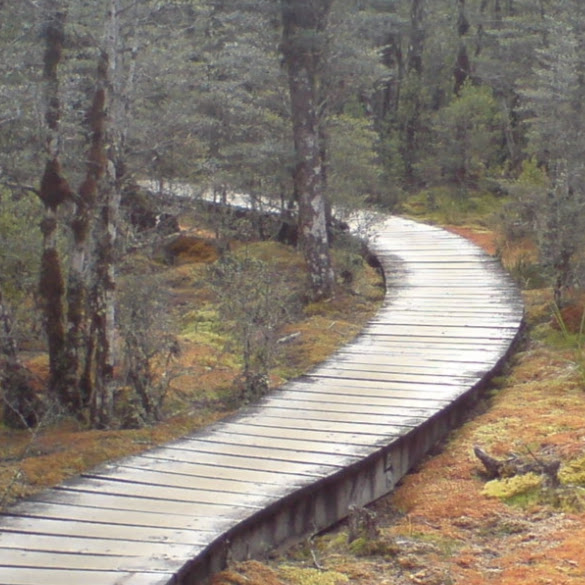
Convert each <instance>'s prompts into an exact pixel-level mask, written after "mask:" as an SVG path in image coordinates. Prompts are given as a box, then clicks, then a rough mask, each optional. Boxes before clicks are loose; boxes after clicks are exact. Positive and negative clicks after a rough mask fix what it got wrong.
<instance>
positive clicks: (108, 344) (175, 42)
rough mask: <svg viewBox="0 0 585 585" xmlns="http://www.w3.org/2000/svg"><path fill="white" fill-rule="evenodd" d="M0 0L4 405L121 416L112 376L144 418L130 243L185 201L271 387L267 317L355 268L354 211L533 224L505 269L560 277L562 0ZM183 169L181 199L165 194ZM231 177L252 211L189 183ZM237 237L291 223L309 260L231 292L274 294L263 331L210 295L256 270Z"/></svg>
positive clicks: (578, 25) (580, 190)
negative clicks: (345, 261)
mask: <svg viewBox="0 0 585 585" xmlns="http://www.w3.org/2000/svg"><path fill="white" fill-rule="evenodd" d="M0 15H1V18H0V46H1V47H2V55H3V58H2V60H1V62H0V102H1V107H0V201H1V209H0V226H1V229H0V263H1V265H0V364H1V365H2V368H1V371H0V376H1V399H2V408H1V410H2V413H3V422H4V424H5V425H6V426H8V427H15V428H22V427H34V426H35V425H37V424H38V423H39V421H40V420H41V419H42V417H43V415H44V413H45V412H47V410H49V405H57V407H58V409H59V411H60V412H64V413H67V414H72V415H74V416H77V417H79V418H81V419H82V420H84V421H86V423H87V425H88V426H89V427H93V428H101V429H106V428H111V427H114V426H116V425H118V426H119V425H120V424H121V425H124V424H126V423H124V422H123V421H122V422H121V421H120V419H119V417H117V414H116V412H117V403H116V401H117V400H120V399H122V398H121V397H125V398H124V399H126V400H128V397H127V394H125V393H124V392H121V391H120V386H121V385H123V386H124V387H125V388H128V387H129V388H130V389H131V393H132V396H133V398H132V400H134V401H135V402H136V403H138V404H139V405H140V411H141V415H140V417H138V418H139V419H140V421H142V422H145V421H152V420H159V419H160V418H161V406H162V402H163V399H164V398H165V392H166V388H167V386H168V380H166V379H165V375H166V374H165V372H166V370H165V367H166V365H168V364H169V363H170V361H171V360H172V359H173V356H175V355H176V354H177V353H178V351H179V348H178V347H177V341H176V338H175V337H174V336H173V335H172V334H171V333H172V332H171V331H170V329H165V328H164V327H163V324H165V323H166V317H165V313H164V311H162V310H161V307H160V304H159V305H158V307H157V311H158V312H156V311H155V310H154V306H151V305H149V302H151V301H152V300H153V294H152V289H151V291H150V292H149V291H148V290H146V289H144V288H139V286H138V284H139V281H140V280H141V276H140V275H136V274H133V269H132V267H131V266H130V264H131V263H129V262H128V258H130V257H131V255H132V254H135V253H136V251H137V250H138V251H140V253H141V254H142V255H141V256H140V257H141V258H147V260H149V261H152V260H153V255H154V254H155V252H154V250H156V249H157V246H158V250H159V251H160V242H161V241H163V240H164V238H165V237H166V236H167V235H168V234H169V233H171V234H172V233H173V232H174V231H177V227H178V223H177V222H178V220H177V217H179V215H180V214H185V213H186V211H185V210H186V209H188V211H189V213H191V214H193V210H195V213H194V215H195V219H194V220H192V221H194V222H195V223H198V224H200V225H203V224H204V225H205V226H206V228H207V229H208V231H211V232H213V234H214V238H215V243H214V244H213V246H212V248H213V254H215V253H217V255H218V256H221V258H222V260H221V262H219V263H216V265H215V267H214V268H212V269H210V270H208V271H207V272H205V273H202V276H201V278H204V279H206V280H208V281H209V282H210V283H212V284H213V286H214V287H215V289H214V290H215V291H216V293H217V294H218V295H219V296H220V297H221V295H223V298H224V301H225V303H227V304H226V305H224V306H225V307H227V306H228V305H230V310H231V311H232V313H231V314H232V315H233V319H235V320H238V319H239V321H238V322H239V324H240V326H239V332H240V333H239V334H240V336H241V337H242V336H243V337H242V339H240V346H241V348H242V349H241V353H242V355H243V358H242V359H243V364H244V365H243V376H244V386H245V388H246V389H247V390H248V391H249V392H250V394H255V393H258V392H259V390H258V388H259V387H260V388H263V387H264V386H265V385H266V382H265V380H264V378H265V376H266V370H267V356H266V355H265V354H266V347H267V346H269V345H271V344H273V342H274V340H273V339H272V338H270V339H269V337H267V336H266V335H265V332H266V331H268V330H274V329H276V328H277V326H278V323H280V322H279V321H278V320H279V319H282V314H283V313H285V312H286V311H287V310H288V308H290V307H291V306H292V304H294V303H295V302H300V303H305V304H306V303H309V302H318V301H321V300H323V299H328V298H331V297H332V296H334V295H335V289H336V287H337V286H339V282H340V281H342V280H343V279H344V278H345V279H346V280H350V279H351V275H349V276H347V270H346V269H345V270H344V269H343V268H340V267H339V266H338V265H336V264H335V262H334V261H333V260H332V251H331V250H332V248H331V246H332V241H333V240H343V237H344V236H343V233H341V235H339V234H338V235H337V236H336V232H343V230H342V229H341V228H340V226H343V214H344V213H349V212H351V211H352V210H355V209H359V208H366V207H367V208H370V209H383V210H386V211H392V212H397V213H406V214H410V215H412V216H415V217H416V216H417V215H425V217H427V218H431V219H434V220H435V221H444V222H446V223H458V222H461V221H464V219H465V217H467V216H468V215H470V214H471V215H474V216H481V217H482V218H483V221H485V222H488V223H489V225H490V226H491V227H494V226H497V229H498V234H499V240H498V247H499V250H498V251H500V252H501V251H502V250H505V249H506V247H509V246H511V245H513V244H514V242H519V241H524V240H527V239H529V240H530V242H531V243H532V245H533V246H534V250H535V253H534V254H531V255H528V256H521V257H519V258H517V260H516V263H515V264H514V266H512V267H511V268H512V269H513V271H514V272H515V274H516V276H518V278H519V279H520V280H521V283H522V284H523V285H526V286H528V285H533V284H534V285H537V284H538V285H542V283H546V284H548V285H549V286H550V287H552V291H553V297H554V302H555V306H556V307H557V308H558V309H559V310H561V308H562V307H563V303H565V302H566V299H567V298H568V296H569V295H571V294H575V291H578V290H579V286H580V283H581V281H582V278H583V269H582V267H581V265H580V261H581V260H582V255H581V250H582V248H583V243H584V242H583V238H584V236H585V229H584V228H585V225H584V222H585V214H584V213H583V212H582V211H583V209H582V208H583V202H584V201H585V191H584V187H583V185H584V182H583V175H584V168H583V165H584V162H583V161H584V160H585V158H584V156H583V150H584V147H585V139H584V136H585V133H584V129H585V128H584V125H585V117H584V116H583V112H582V109H583V103H584V102H583V94H584V93H585V73H584V72H585V41H584V40H583V39H584V38H585V35H584V29H585V5H583V3H582V2H579V1H578V0H561V1H552V0H538V1H536V0H433V1H432V2H431V1H430V0H298V1H294V0H281V1H279V2H276V1H270V0H214V1H207V0H176V1H164V0H141V1H135V0H100V1H97V2H96V1H92V2H87V1H84V0H36V1H34V0H23V1H21V2H0ZM185 186H188V189H189V192H190V197H189V198H182V199H180V198H174V199H173V198H171V197H168V193H170V192H172V191H173V188H175V189H177V188H179V189H180V188H184V187H185ZM230 193H246V194H248V195H249V196H250V197H251V198H252V201H255V202H256V207H257V209H256V215H254V216H253V217H248V218H243V219H242V218H234V216H233V215H229V214H227V215H226V214H225V213H222V212H218V211H217V207H216V206H213V205H209V204H206V199H205V198H208V197H211V198H212V199H213V201H215V202H220V203H221V201H225V199H226V197H227V195H228V194H230ZM266 202H271V203H272V204H273V206H274V207H276V208H277V209H278V210H279V216H278V218H277V220H276V221H275V220H274V218H272V219H267V218H266V216H265V214H263V206H265V205H266ZM333 210H335V217H334V211H333ZM285 228H286V229H285ZM250 238H252V239H254V238H255V239H257V240H261V239H264V240H269V241H270V240H272V241H275V240H280V241H281V242H286V243H289V244H290V243H291V242H292V243H294V244H295V245H296V246H297V248H298V249H299V251H300V252H301V254H302V257H303V259H304V264H305V266H304V269H303V270H304V271H305V272H306V275H307V278H306V282H304V283H303V286H302V291H300V292H299V291H297V292H298V294H297V296H296V300H293V299H291V298H290V296H287V295H285V294H283V293H282V290H281V289H282V288H283V287H280V289H278V287H273V288H272V289H267V290H263V291H262V293H261V294H259V292H258V288H256V289H254V288H253V287H252V288H251V289H249V290H248V292H249V294H250V295H251V296H262V295H264V296H265V297H266V298H269V299H270V303H269V304H270V305H271V306H272V307H280V309H279V311H280V312H279V311H275V310H272V312H270V311H268V313H266V314H262V316H258V315H256V317H257V318H256V323H257V322H258V320H262V323H263V327H264V329H263V331H264V333H262V335H265V336H264V340H265V342H266V343H265V345H264V346H263V347H262V348H258V347H257V343H256V341H254V342H253V340H254V339H256V340H257V338H258V336H259V335H260V334H259V333H258V331H257V330H252V329H250V327H249V326H248V324H247V323H245V316H246V315H247V314H249V313H250V308H249V306H245V305H244V306H236V305H237V302H231V304H230V303H229V302H228V301H229V299H230V296H232V297H233V295H230V294H229V290H230V286H229V284H230V283H231V285H232V288H231V290H233V288H234V283H236V284H235V287H236V288H238V289H239V290H245V289H246V287H249V286H251V285H250V283H249V282H247V281H244V280H242V281H241V282H240V281H238V280H236V279H237V278H240V277H241V275H242V274H243V273H247V274H252V273H253V272H254V271H256V272H255V273H254V274H256V276H255V282H256V283H257V282H261V281H264V282H265V281H269V280H270V277H269V276H268V277H267V276H266V274H265V273H263V272H262V270H263V269H264V267H263V265H262V263H260V262H257V261H253V260H250V259H247V260H246V259H245V260H234V258H233V257H232V256H230V255H229V254H226V251H227V250H228V249H229V247H230V241H231V240H233V239H250ZM174 241H175V242H176V240H174ZM177 245H178V244H177ZM200 245H203V244H201V243H200ZM206 245H209V244H208V243H207V244H206ZM358 247H359V246H358ZM133 279H134V280H133ZM132 283H133V284H132ZM226 283H228V284H226ZM154 288H156V284H155V285H154ZM277 289H278V290H277ZM226 291H228V292H226ZM232 301H233V298H232ZM163 304H164V303H163ZM226 310H227V309H226ZM258 310H259V311H260V310H261V309H258ZM279 315H280V316H279ZM169 327H170V326H169ZM31 340H34V344H33V343H32V342H31ZM254 343H256V346H254ZM31 344H32V345H35V347H42V348H44V351H46V352H47V354H48V374H47V375H46V377H45V378H44V380H43V387H42V388H41V389H40V390H39V388H38V382H35V381H33V380H32V378H31V373H30V371H29V369H28V367H27V364H26V363H24V362H23V359H22V352H21V348H22V347H26V346H30V345H31ZM253 346H254V347H253ZM122 361H123V363H124V371H125V373H126V376H125V379H124V380H123V381H121V380H120V376H119V375H117V372H118V371H119V370H120V363H121V362H122ZM161 372H162V374H161ZM135 423H136V421H134V422H133V424H135Z"/></svg>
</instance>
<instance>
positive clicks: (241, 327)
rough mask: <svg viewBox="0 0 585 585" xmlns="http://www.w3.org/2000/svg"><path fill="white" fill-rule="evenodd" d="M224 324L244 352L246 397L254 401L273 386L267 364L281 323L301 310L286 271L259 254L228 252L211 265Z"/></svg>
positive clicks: (227, 331) (274, 349)
mask: <svg viewBox="0 0 585 585" xmlns="http://www.w3.org/2000/svg"><path fill="white" fill-rule="evenodd" d="M208 277H209V280H210V283H211V286H212V287H213V290H214V292H215V294H216V295H217V299H218V303H219V309H218V311H219V314H220V315H221V318H222V320H221V322H220V326H221V329H223V330H224V331H225V332H226V333H228V334H229V335H230V338H231V339H232V340H233V341H234V342H235V344H236V346H237V348H238V350H239V353H240V355H241V356H242V364H243V365H242V389H241V398H242V399H243V400H244V401H253V400H255V399H257V398H258V397H259V396H261V395H262V394H264V393H265V392H266V391H267V390H268V378H267V375H268V370H269V367H270V365H271V363H272V359H273V356H274V352H275V351H276V349H277V344H276V338H277V335H278V330H279V327H280V326H281V325H283V324H284V323H286V322H287V321H288V320H289V319H290V317H291V316H292V315H293V314H295V313H296V312H297V311H298V302H299V299H298V297H296V298H295V294H294V293H295V291H294V289H293V290H292V291H291V289H290V288H289V286H288V285H287V283H286V282H285V280H284V278H283V276H282V274H281V273H280V272H279V271H278V269H277V268H276V267H275V266H274V264H272V265H271V264H269V263H268V262H265V261H263V260H261V259H260V258H258V257H254V256H247V255H238V254H236V253H232V254H226V255H225V256H223V257H222V258H221V259H220V260H218V261H217V262H216V263H215V264H213V265H211V266H210V267H209V272H208Z"/></svg>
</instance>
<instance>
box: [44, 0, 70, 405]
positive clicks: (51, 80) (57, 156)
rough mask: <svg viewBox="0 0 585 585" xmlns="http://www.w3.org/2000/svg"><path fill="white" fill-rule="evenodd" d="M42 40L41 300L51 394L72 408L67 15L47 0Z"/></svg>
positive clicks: (58, 5) (60, 4) (59, 6)
mask: <svg viewBox="0 0 585 585" xmlns="http://www.w3.org/2000/svg"><path fill="white" fill-rule="evenodd" d="M44 8H45V13H44V22H43V36H44V39H45V53H44V58H43V62H44V70H43V83H44V90H45V93H44V97H45V100H44V101H45V124H46V131H45V145H44V146H45V152H46V162H45V170H44V173H43V176H42V178H41V187H40V191H39V197H40V198H41V201H42V202H43V204H44V206H45V215H44V218H43V220H42V222H41V231H42V233H43V255H42V259H41V268H40V278H39V294H40V297H41V299H42V309H43V314H44V319H45V332H46V336H47V343H48V348H49V368H50V380H49V394H50V395H51V396H52V398H53V399H54V400H56V401H57V402H58V403H60V404H62V405H64V406H69V405H70V404H71V402H72V396H71V395H70V394H69V391H68V388H67V387H66V386H64V385H63V380H64V378H65V371H64V365H65V364H64V351H65V318H64V300H63V295H64V292H65V284H64V280H63V269H62V266H61V260H60V255H59V251H58V248H57V228H58V221H57V210H58V209H59V207H60V206H61V205H63V204H64V203H65V202H67V201H70V200H72V199H73V192H72V190H71V187H70V186H69V183H68V181H67V179H66V178H65V176H64V174H63V172H62V169H61V144H62V136H61V133H60V123H61V115H62V112H61V95H60V91H59V73H58V67H59V64H60V62H61V59H62V55H63V45H64V41H65V30H64V27H65V19H66V12H65V10H64V7H63V5H62V3H61V2H60V1H59V0H45V4H44Z"/></svg>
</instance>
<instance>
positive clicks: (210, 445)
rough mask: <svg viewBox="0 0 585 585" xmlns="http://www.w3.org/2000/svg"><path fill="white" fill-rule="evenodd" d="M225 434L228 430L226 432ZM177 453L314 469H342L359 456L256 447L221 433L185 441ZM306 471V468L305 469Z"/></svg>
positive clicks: (275, 447) (270, 445) (272, 446)
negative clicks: (226, 457)
mask: <svg viewBox="0 0 585 585" xmlns="http://www.w3.org/2000/svg"><path fill="white" fill-rule="evenodd" d="M227 430H228V432H229V429H227ZM181 450H184V451H191V452H192V453H200V452H203V453H212V454H214V455H215V454H217V455H236V456H239V457H242V458H246V459H247V458H248V457H252V458H259V459H266V460H271V461H275V462H278V463H279V464H280V465H281V467H285V466H284V465H282V464H283V463H286V467H288V465H289V462H292V463H293V464H294V463H303V464H305V465H308V466H310V465H311V464H312V465H313V466H314V468H319V466H320V465H326V466H329V468H330V469H331V468H337V469H340V468H343V467H345V466H346V465H347V461H348V459H353V460H354V461H358V460H359V459H360V457H359V455H348V454H345V453H342V452H343V449H339V448H336V449H335V450H334V451H333V452H324V451H319V450H300V449H294V448H293V449H290V448H289V449H284V448H282V447H279V446H275V445H274V441H273V442H272V444H269V445H268V446H266V445H259V444H248V443H245V442H243V441H242V442H238V441H235V440H234V439H233V438H230V437H229V434H228V435H225V434H219V433H213V434H212V435H211V434H210V435H207V436H205V437H197V440H196V441H185V442H183V443H182V445H181ZM309 468H310V467H309Z"/></svg>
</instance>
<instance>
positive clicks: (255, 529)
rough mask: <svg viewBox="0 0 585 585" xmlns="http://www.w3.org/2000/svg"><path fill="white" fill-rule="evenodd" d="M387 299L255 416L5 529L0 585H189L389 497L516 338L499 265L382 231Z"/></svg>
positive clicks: (431, 239)
mask: <svg viewBox="0 0 585 585" xmlns="http://www.w3.org/2000/svg"><path fill="white" fill-rule="evenodd" d="M372 248H373V251H374V252H375V254H376V255H377V256H378V258H379V260H380V262H381V264H382V266H383V268H384V271H385V275H386V283H387V294H386V300H385V303H384V305H383V307H382V309H381V310H380V311H379V313H378V314H377V315H376V317H375V318H374V319H373V320H372V321H371V322H370V323H369V324H368V326H367V327H366V328H365V330H364V331H363V333H362V334H361V335H360V336H359V337H358V338H357V339H356V340H355V341H354V342H352V343H351V344H349V345H347V346H346V347H344V348H343V349H342V350H340V351H339V352H338V353H336V354H335V355H334V356H332V357H331V358H330V359H329V360H327V361H326V362H325V363H323V364H322V365H320V366H319V367H318V368H316V369H315V370H313V371H312V372H311V373H310V374H308V375H306V376H303V377H302V378H300V379H297V380H295V381H293V382H290V383H288V384H287V385H286V386H285V387H284V388H282V389H281V390H279V391H276V392H274V393H272V394H271V395H270V396H268V397H267V398H265V399H264V400H263V401H262V402H261V403H260V404H259V405H257V406H255V407H253V408H249V409H246V410H244V411H242V412H241V413H240V414H238V415H237V416H235V417H233V418H231V419H230V420H228V421H224V422H221V423H219V424H216V425H214V426H213V427H211V428H209V429H207V430H205V431H204V432H200V433H197V434H194V435H192V436H190V437H187V438H185V439H182V440H180V441H177V442H175V443H172V444H169V445H167V446H165V447H162V448H158V449H155V450H153V451H149V452H147V453H145V454H143V455H140V456H135V457H130V458H128V459H124V460H122V461H119V462H117V463H115V464H111V465H107V466H105V467H102V468H100V469H96V470H94V471H92V472H89V473H87V474H84V475H83V476H82V477H80V478H79V479H76V480H74V481H70V482H67V483H66V484H63V485H61V486H59V487H56V488H54V489H50V490H47V491H45V492H44V493H42V494H41V495H39V496H38V497H37V498H35V499H34V500H33V501H27V502H23V503H21V504H19V505H17V506H15V507H13V508H12V509H10V510H9V511H8V512H7V513H6V514H5V515H4V516H2V517H0V585H122V584H124V585H162V584H166V583H172V584H176V585H187V584H189V585H194V584H199V583H204V582H205V580H206V579H207V578H208V577H209V575H211V574H212V573H214V572H215V571H217V570H219V569H221V568H222V567H223V566H225V563H227V562H229V561H230V560H241V559H245V558H249V557H252V556H260V555H262V554H263V553H264V552H266V551H267V550H269V549H270V548H272V547H274V546H276V545H279V544H282V543H285V542H287V541H290V540H291V539H294V538H299V537H302V536H305V535H307V534H310V533H312V532H314V531H317V530H320V529H323V528H326V527H328V526H330V525H331V524H333V523H335V522H336V521H338V520H340V519H341V518H343V517H345V516H346V514H347V512H348V509H349V507H350V506H352V505H355V506H362V505H365V504H367V503H369V502H372V501H374V500H375V499H377V498H379V497H380V496H382V495H384V494H386V493H388V492H390V491H391V490H392V489H393V487H394V486H395V484H396V482H397V481H398V480H400V478H402V477H403V476H404V475H405V474H406V473H407V472H408V470H409V469H410V468H411V467H412V466H413V465H414V464H416V463H417V462H418V461H420V459H421V457H422V456H423V455H424V454H425V453H426V452H427V451H428V449H429V448H430V447H431V446H432V445H433V444H435V443H436V441H438V440H439V439H441V438H443V437H444V436H445V434H446V433H447V432H448V431H449V429H450V428H452V427H453V426H454V425H455V424H457V423H458V422H460V421H461V420H462V418H463V417H464V416H465V413H466V411H467V410H468V407H469V405H470V404H471V403H472V402H473V400H474V399H475V398H476V396H477V393H478V392H479V391H480V390H481V388H482V387H483V386H484V385H485V383H486V381H487V380H488V379H489V377H490V376H491V374H492V373H493V372H494V371H495V370H496V369H497V368H498V366H500V365H501V363H502V361H503V360H504V359H505V358H506V356H507V354H508V352H509V351H510V348H511V346H512V344H513V342H514V340H515V339H516V337H517V335H518V332H519V330H520V327H521V323H522V317H523V306H522V301H521V297H520V295H519V292H518V290H517V288H516V286H515V285H514V283H513V282H512V281H511V279H510V278H509V276H508V275H507V274H506V273H505V272H504V271H503V270H502V268H501V266H500V265H499V263H498V261H497V260H496V259H494V258H491V257H489V256H488V255H486V254H485V253H483V252H482V251H481V250H479V249H478V248H477V247H475V246H474V245H473V244H471V243H469V242H468V241H466V240H464V239H462V238H460V237H458V236H455V235H453V234H450V233H448V232H446V231H444V230H441V229H438V228H435V227H432V226H427V225H422V224H419V223H416V222H412V221H408V220H405V219H401V218H395V217H390V218H383V219H382V220H380V221H379V222H378V224H377V227H376V237H375V239H374V242H373V245H372Z"/></svg>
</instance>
